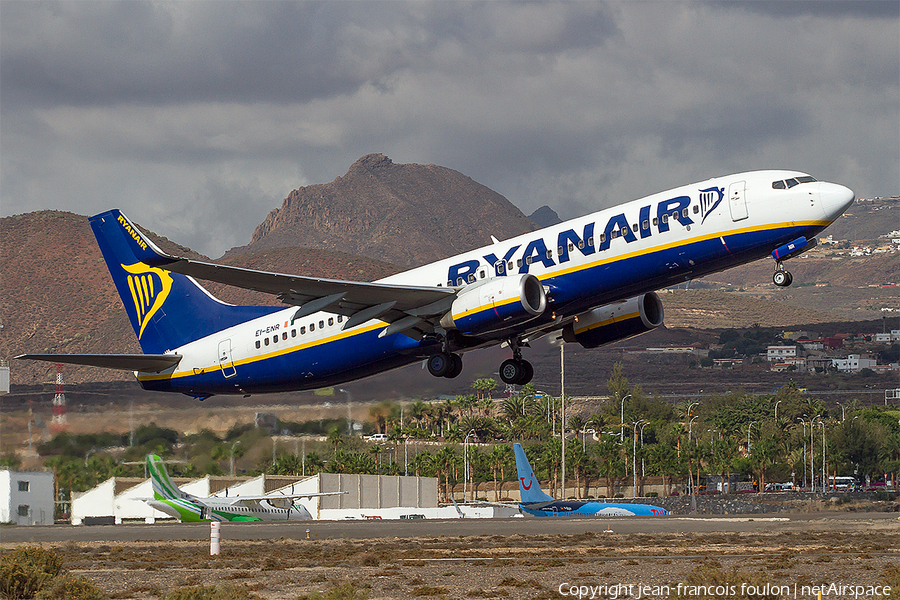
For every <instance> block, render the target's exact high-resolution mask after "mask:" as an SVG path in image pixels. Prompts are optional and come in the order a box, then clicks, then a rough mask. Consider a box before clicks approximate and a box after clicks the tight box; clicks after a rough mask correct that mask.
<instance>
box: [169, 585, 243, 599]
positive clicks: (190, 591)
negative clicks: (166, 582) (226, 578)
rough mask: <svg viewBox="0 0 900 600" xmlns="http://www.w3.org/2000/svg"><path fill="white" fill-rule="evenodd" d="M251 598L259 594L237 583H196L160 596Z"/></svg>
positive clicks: (178, 597)
mask: <svg viewBox="0 0 900 600" xmlns="http://www.w3.org/2000/svg"><path fill="white" fill-rule="evenodd" d="M253 598H259V596H257V595H256V594H252V593H250V591H248V590H247V588H245V587H243V586H239V585H208V586H202V585H198V586H194V587H189V588H184V589H181V590H175V591H174V592H169V593H168V594H165V595H163V596H162V600H252V599H253Z"/></svg>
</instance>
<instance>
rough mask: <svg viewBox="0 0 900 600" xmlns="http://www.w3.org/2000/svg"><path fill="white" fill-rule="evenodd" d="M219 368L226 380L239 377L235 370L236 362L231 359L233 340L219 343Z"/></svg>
mask: <svg viewBox="0 0 900 600" xmlns="http://www.w3.org/2000/svg"><path fill="white" fill-rule="evenodd" d="M219 368H220V369H222V374H223V375H225V379H228V378H229V377H234V376H235V375H237V371H236V370H235V368H234V360H232V358H231V339H227V340H222V341H221V342H219Z"/></svg>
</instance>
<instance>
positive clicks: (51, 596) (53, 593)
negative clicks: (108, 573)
mask: <svg viewBox="0 0 900 600" xmlns="http://www.w3.org/2000/svg"><path fill="white" fill-rule="evenodd" d="M104 597H105V594H104V593H103V591H102V590H101V589H99V588H98V587H97V586H95V585H94V584H93V583H91V581H90V580H88V579H85V578H84V577H76V576H74V575H69V574H68V573H67V574H65V575H62V576H60V577H57V578H55V579H54V580H53V581H51V582H50V584H49V585H47V586H45V587H44V589H42V590H41V591H40V592H38V594H37V596H35V598H36V600H102V598H104Z"/></svg>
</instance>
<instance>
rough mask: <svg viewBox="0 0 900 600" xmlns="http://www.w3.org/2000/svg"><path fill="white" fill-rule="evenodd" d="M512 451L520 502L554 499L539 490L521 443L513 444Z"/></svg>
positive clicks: (539, 485)
mask: <svg viewBox="0 0 900 600" xmlns="http://www.w3.org/2000/svg"><path fill="white" fill-rule="evenodd" d="M513 452H514V453H515V455H516V471H518V473H519V495H520V497H521V499H522V500H521V501H522V503H523V504H531V503H533V502H552V501H553V500H555V498H553V496H549V495H547V494H545V493H544V492H543V491H542V490H541V484H540V483H539V482H538V479H537V477H535V476H534V470H533V469H532V468H531V463H529V462H528V457H527V456H525V450H524V449H523V448H522V444H513Z"/></svg>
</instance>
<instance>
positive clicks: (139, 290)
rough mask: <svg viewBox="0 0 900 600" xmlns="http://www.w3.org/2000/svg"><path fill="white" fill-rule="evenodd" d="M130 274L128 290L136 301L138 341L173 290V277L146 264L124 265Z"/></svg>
mask: <svg viewBox="0 0 900 600" xmlns="http://www.w3.org/2000/svg"><path fill="white" fill-rule="evenodd" d="M122 268H123V269H125V271H126V272H128V273H129V275H128V276H127V279H128V289H129V290H130V291H131V299H132V300H134V310H135V312H136V313H137V320H138V324H139V325H140V330H139V331H138V339H141V336H142V335H143V334H144V328H145V327H147V323H149V322H150V319H151V318H152V317H153V315H154V314H156V311H158V310H159V309H160V308H162V305H163V303H165V301H166V298H167V297H168V296H169V291H171V289H172V276H171V275H169V272H168V271H163V270H162V269H157V268H156V267H150V266H148V265H145V264H144V263H135V264H133V265H122Z"/></svg>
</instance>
